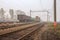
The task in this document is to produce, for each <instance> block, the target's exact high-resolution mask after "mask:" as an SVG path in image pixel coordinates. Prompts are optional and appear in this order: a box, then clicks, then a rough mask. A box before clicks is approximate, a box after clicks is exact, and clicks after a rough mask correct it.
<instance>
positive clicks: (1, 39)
mask: <svg viewBox="0 0 60 40" xmlns="http://www.w3.org/2000/svg"><path fill="white" fill-rule="evenodd" d="M42 26H44V24H39V23H38V24H35V25H33V26H30V27H27V28H24V29H22V30H18V31H15V32H12V33H8V34H4V35H1V36H0V40H21V39H22V38H24V37H26V36H27V35H29V34H31V33H33V32H34V31H36V30H38V29H39V28H41V27H42Z"/></svg>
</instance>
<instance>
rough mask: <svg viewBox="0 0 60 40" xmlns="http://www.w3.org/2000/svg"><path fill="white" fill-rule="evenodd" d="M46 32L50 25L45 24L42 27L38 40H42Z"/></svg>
mask: <svg viewBox="0 0 60 40" xmlns="http://www.w3.org/2000/svg"><path fill="white" fill-rule="evenodd" d="M46 30H48V25H47V24H45V25H44V27H42V28H41V29H40V31H39V35H38V40H42V39H41V36H42V33H44V32H45V31H46Z"/></svg>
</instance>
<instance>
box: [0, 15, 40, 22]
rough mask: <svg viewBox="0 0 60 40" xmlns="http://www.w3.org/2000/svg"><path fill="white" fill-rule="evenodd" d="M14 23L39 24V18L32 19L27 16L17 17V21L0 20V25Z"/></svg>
mask: <svg viewBox="0 0 60 40" xmlns="http://www.w3.org/2000/svg"><path fill="white" fill-rule="evenodd" d="M14 22H40V18H39V17H38V16H37V17H36V18H32V17H30V16H27V15H17V20H11V19H0V23H14Z"/></svg>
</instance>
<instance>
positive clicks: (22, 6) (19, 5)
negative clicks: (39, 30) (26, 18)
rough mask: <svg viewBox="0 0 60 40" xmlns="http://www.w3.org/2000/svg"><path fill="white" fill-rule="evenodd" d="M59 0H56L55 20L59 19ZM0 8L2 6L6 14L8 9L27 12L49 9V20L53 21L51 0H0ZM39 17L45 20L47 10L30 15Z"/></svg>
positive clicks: (27, 13)
mask: <svg viewBox="0 0 60 40" xmlns="http://www.w3.org/2000/svg"><path fill="white" fill-rule="evenodd" d="M59 1H60V0H57V21H59V20H60V12H59V10H60V6H59V4H60V2H59ZM0 8H4V10H6V11H7V12H6V14H8V10H9V9H14V10H17V9H19V10H22V11H24V12H25V13H26V15H30V14H29V10H30V9H31V10H33V11H41V10H48V11H49V15H50V17H49V20H50V21H53V0H0ZM36 15H37V16H39V17H41V19H42V20H44V21H46V20H47V12H33V13H32V17H35V16H36Z"/></svg>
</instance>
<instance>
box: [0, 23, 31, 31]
mask: <svg viewBox="0 0 60 40" xmlns="http://www.w3.org/2000/svg"><path fill="white" fill-rule="evenodd" d="M27 24H30V23H1V24H0V29H2V30H3V29H8V28H12V27H17V26H22V25H27Z"/></svg>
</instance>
